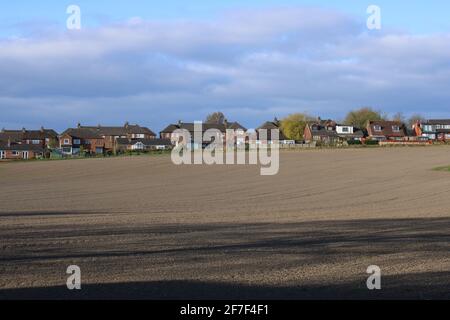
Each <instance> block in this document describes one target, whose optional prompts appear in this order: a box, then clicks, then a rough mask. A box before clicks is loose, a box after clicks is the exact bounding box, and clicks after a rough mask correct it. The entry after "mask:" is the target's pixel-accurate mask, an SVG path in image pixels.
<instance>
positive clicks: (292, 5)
mask: <svg viewBox="0 0 450 320" xmlns="http://www.w3.org/2000/svg"><path fill="white" fill-rule="evenodd" d="M69 4H76V5H79V6H80V7H81V11H82V25H83V29H82V30H80V31H67V30H66V29H65V24H66V19H67V14H66V12H65V11H66V8H67V6H68V5H69ZM370 4H376V5H378V6H380V8H381V10H382V23H383V28H382V30H380V31H368V30H367V28H366V27H365V21H366V19H367V14H366V8H367V6H368V5H370ZM449 13H450V2H449V1H438V0H430V1H403V0H397V1H386V0H379V1H361V0H359V1H357V0H346V1H328V0H319V1H300V0H297V1H294V0H284V1H280V0H277V1H274V0H245V1H244V0H239V1H238V0H223V1H211V0H203V1H201V0H191V1H178V0H176V1H175V0H166V1H148V0H147V1H144V0H127V1H123V0H115V1H106V0H78V1H76V0H75V1H67V2H66V1H61V0H46V1H45V0H41V1H31V0H30V1H17V2H8V3H2V4H1V6H0V111H1V116H0V127H7V128H13V127H22V126H25V127H30V128H31V127H39V126H41V125H45V126H46V127H54V128H56V129H58V130H63V129H65V128H66V127H68V126H74V125H75V124H76V123H77V122H82V123H85V124H92V125H95V124H97V123H103V124H110V125H115V124H123V122H125V121H130V122H139V123H141V124H144V125H148V126H150V127H151V128H152V129H154V130H155V131H158V130H160V129H162V127H164V126H165V125H166V124H167V123H169V122H175V121H177V120H179V119H182V120H185V121H192V120H201V119H203V118H204V117H205V115H206V114H207V113H208V112H212V111H216V110H222V111H223V112H224V113H225V114H226V115H227V116H228V118H229V119H230V120H239V121H241V122H242V123H243V124H244V125H246V126H247V127H249V128H250V127H256V126H258V125H259V124H260V123H261V122H263V121H265V120H270V119H272V118H273V117H274V116H278V117H283V116H285V115H287V114H289V113H293V112H308V113H310V114H312V115H320V116H322V118H324V117H333V118H337V119H338V120H340V119H342V118H343V117H344V115H345V113H346V112H347V111H349V110H351V109H354V108H357V107H361V106H366V105H369V106H373V107H374V108H376V109H379V110H382V111H384V112H386V113H389V114H392V113H395V112H397V111H401V112H403V113H404V114H405V115H412V114H414V113H422V114H423V115H425V116H428V117H447V118H448V117H450V114H447V113H449V112H450V108H449V106H450V94H449V93H447V91H448V90H447V88H448V86H449V85H450V44H449V43H450V41H449V40H450V19H448V16H449Z"/></svg>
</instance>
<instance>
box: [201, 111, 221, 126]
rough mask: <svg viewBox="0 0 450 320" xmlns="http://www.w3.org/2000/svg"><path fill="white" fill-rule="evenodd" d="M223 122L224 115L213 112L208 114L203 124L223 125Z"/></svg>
mask: <svg viewBox="0 0 450 320" xmlns="http://www.w3.org/2000/svg"><path fill="white" fill-rule="evenodd" d="M224 121H225V115H224V114H223V113H222V112H220V111H218V112H213V113H211V114H209V115H208V116H207V117H206V121H205V122H206V123H215V124H216V123H217V124H223V123H224Z"/></svg>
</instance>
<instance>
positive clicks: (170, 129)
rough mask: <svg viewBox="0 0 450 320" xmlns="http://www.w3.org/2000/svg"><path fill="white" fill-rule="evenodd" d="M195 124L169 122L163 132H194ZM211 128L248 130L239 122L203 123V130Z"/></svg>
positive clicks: (222, 130) (223, 131)
mask: <svg viewBox="0 0 450 320" xmlns="http://www.w3.org/2000/svg"><path fill="white" fill-rule="evenodd" d="M194 125H195V124H194V123H192V122H187V123H184V122H181V123H178V124H169V125H168V126H167V127H166V128H164V130H162V131H161V133H172V132H173V131H175V130H177V129H185V130H187V131H189V132H190V133H191V134H192V133H193V132H194ZM209 129H218V130H220V132H222V133H225V131H226V129H233V130H237V129H241V130H244V131H247V129H246V128H245V127H243V126H242V125H241V124H240V123H238V122H228V123H227V125H225V124H223V123H202V132H205V131H206V130H209Z"/></svg>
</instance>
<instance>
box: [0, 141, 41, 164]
mask: <svg viewBox="0 0 450 320" xmlns="http://www.w3.org/2000/svg"><path fill="white" fill-rule="evenodd" d="M43 155H44V148H43V147H41V146H39V145H34V144H17V143H11V142H10V141H9V142H7V143H4V142H0V160H27V159H35V158H39V157H43Z"/></svg>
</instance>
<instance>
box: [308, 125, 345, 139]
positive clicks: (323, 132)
mask: <svg viewBox="0 0 450 320" xmlns="http://www.w3.org/2000/svg"><path fill="white" fill-rule="evenodd" d="M308 127H309V129H310V130H311V133H312V135H313V136H320V137H337V136H338V134H337V133H336V130H335V127H332V126H329V127H326V126H324V125H322V124H320V123H310V124H308ZM327 128H331V130H330V129H327Z"/></svg>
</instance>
